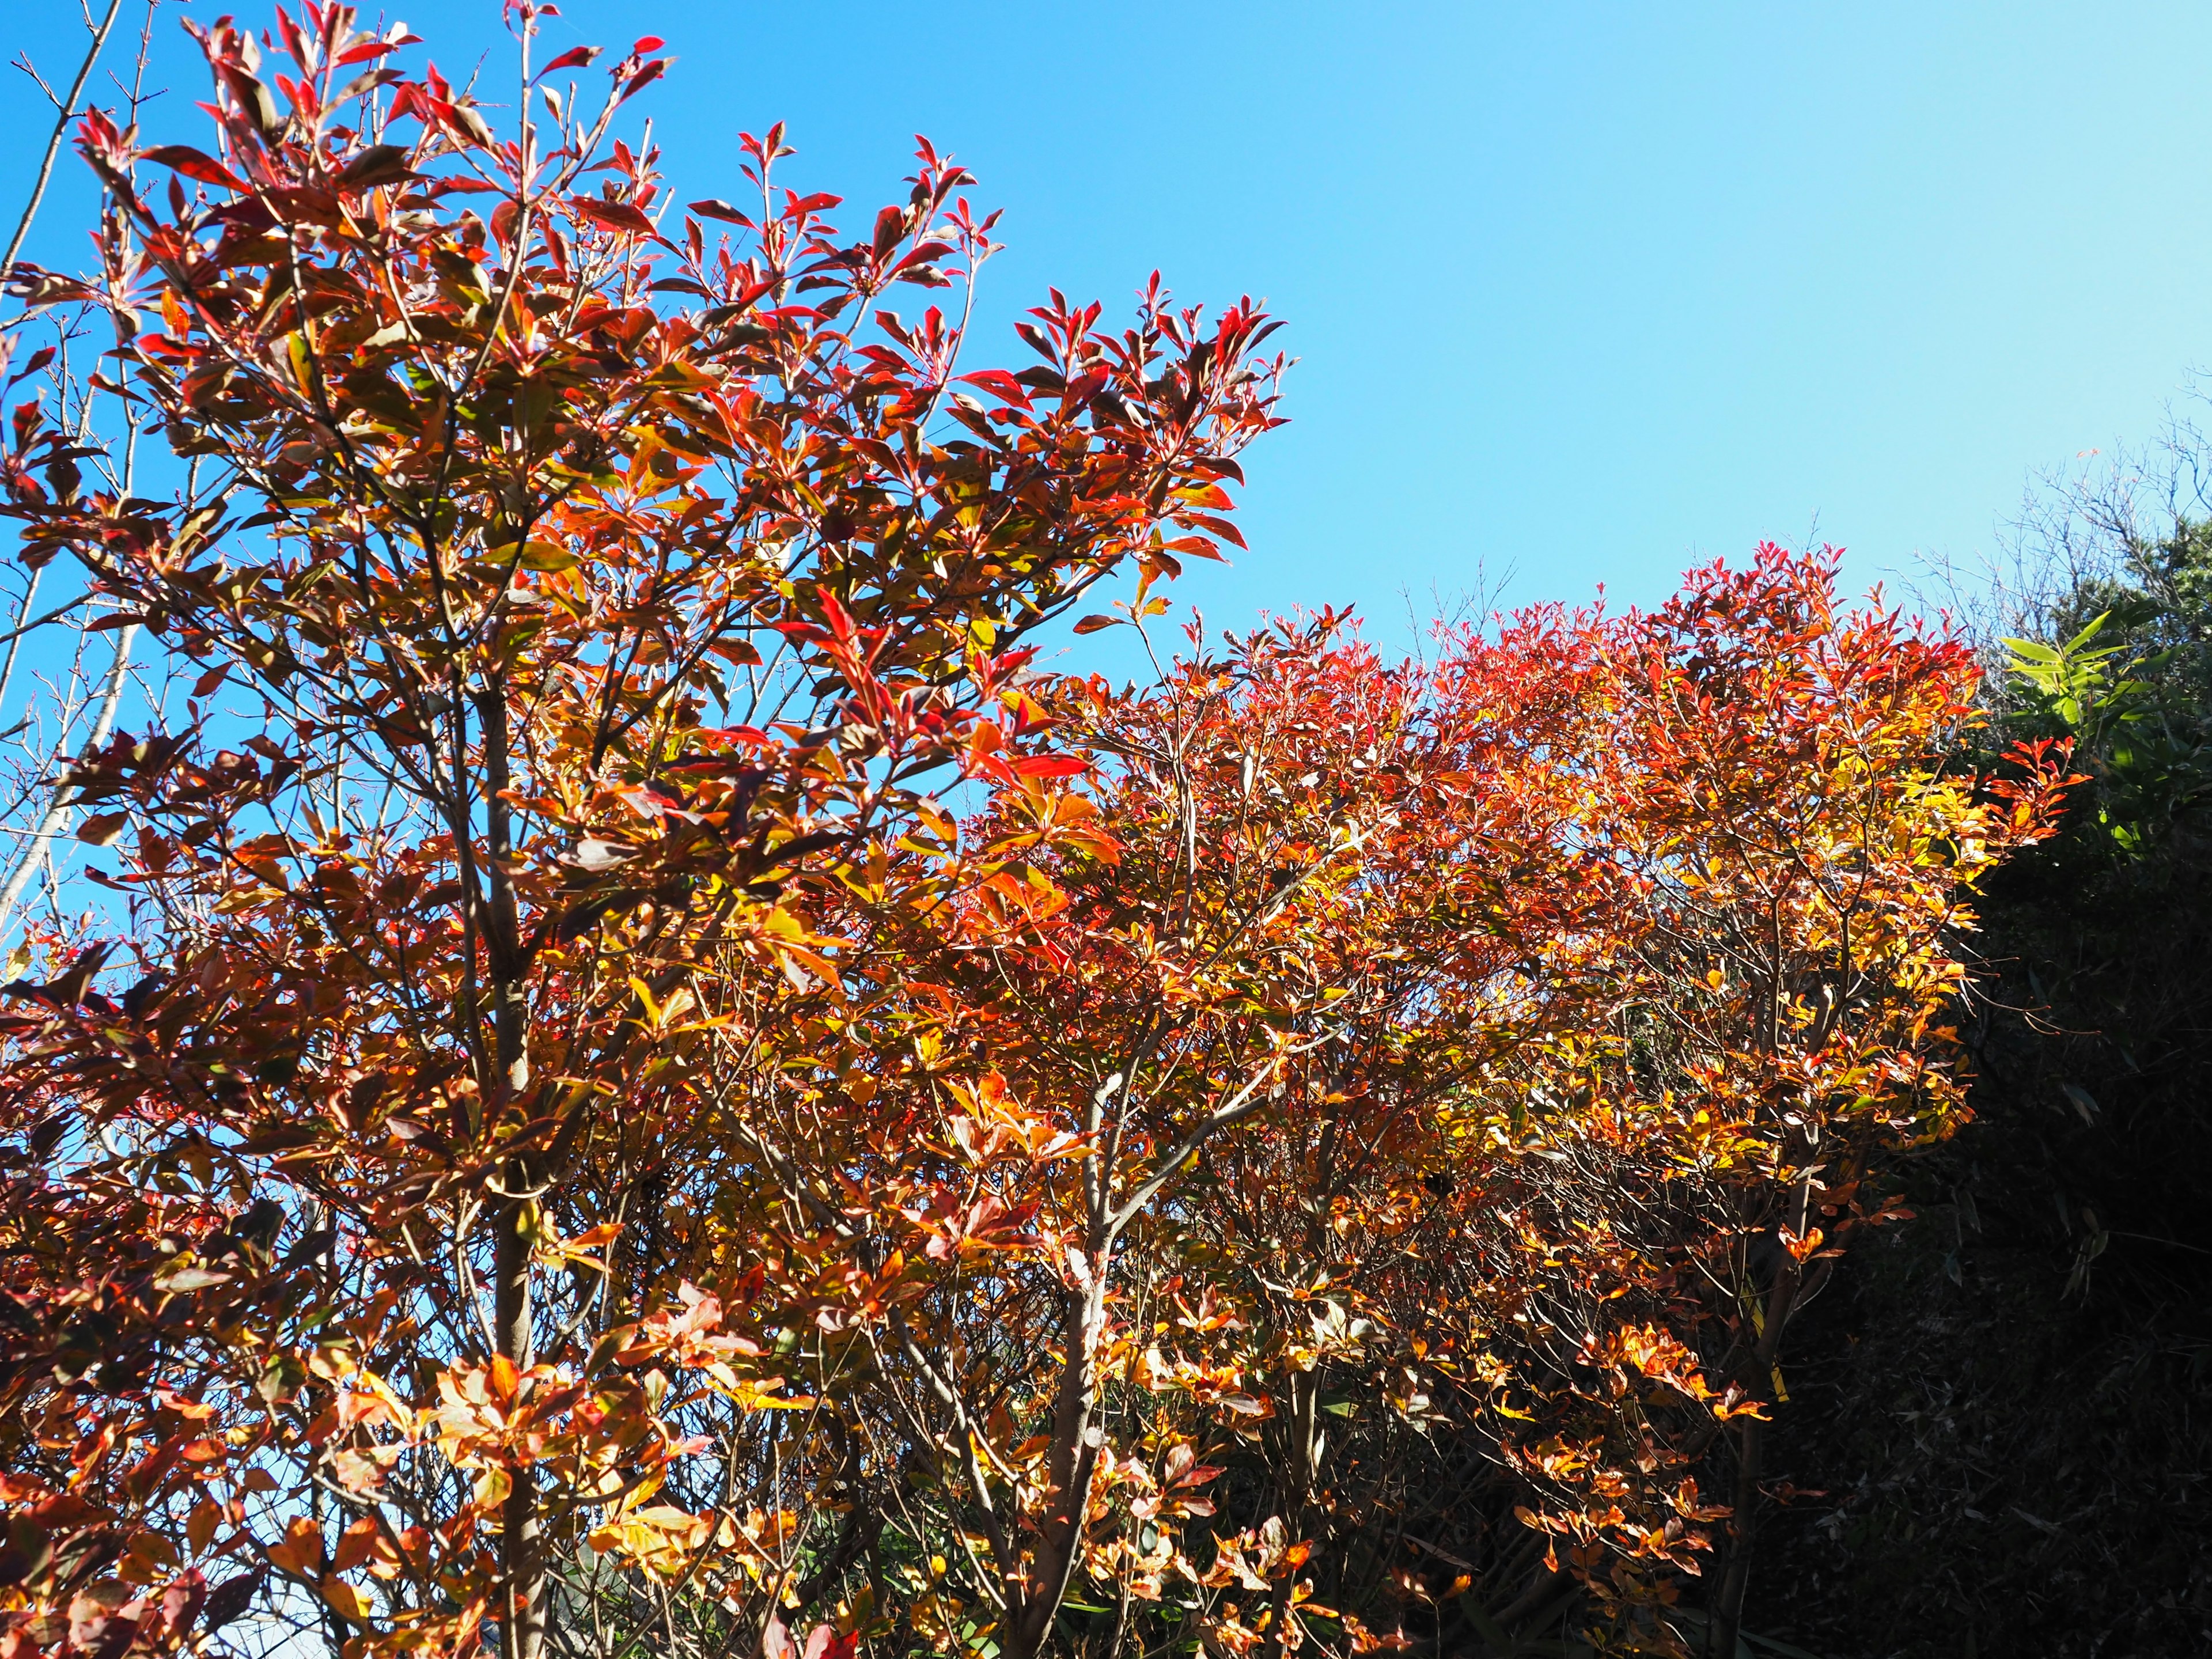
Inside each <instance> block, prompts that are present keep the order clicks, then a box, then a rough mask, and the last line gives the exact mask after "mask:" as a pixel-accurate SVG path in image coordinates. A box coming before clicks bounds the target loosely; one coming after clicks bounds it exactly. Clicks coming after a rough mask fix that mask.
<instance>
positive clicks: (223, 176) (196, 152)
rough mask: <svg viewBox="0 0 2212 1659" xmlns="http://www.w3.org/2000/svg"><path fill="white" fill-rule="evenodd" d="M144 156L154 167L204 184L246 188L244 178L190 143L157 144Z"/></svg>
mask: <svg viewBox="0 0 2212 1659" xmlns="http://www.w3.org/2000/svg"><path fill="white" fill-rule="evenodd" d="M144 156H145V159H146V160H147V161H151V162H153V163H154V164H155V166H156V167H167V168H169V169H170V170H171V171H173V172H176V173H183V174H184V175H185V178H187V179H198V180H199V181H200V182H201V183H202V184H204V185H222V187H223V188H224V189H225V190H235V191H243V190H244V189H245V188H246V181H245V180H244V179H240V177H239V176H238V175H237V174H236V173H233V172H232V171H231V170H230V169H229V168H228V167H225V166H223V164H222V162H220V161H216V159H215V157H214V156H212V155H209V154H208V153H207V152H206V151H205V150H204V149H193V148H192V147H191V145H190V144H157V145H155V147H154V148H153V149H149V150H147V151H145V152H144Z"/></svg>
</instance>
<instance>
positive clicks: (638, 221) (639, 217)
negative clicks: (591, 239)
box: [568, 196, 659, 236]
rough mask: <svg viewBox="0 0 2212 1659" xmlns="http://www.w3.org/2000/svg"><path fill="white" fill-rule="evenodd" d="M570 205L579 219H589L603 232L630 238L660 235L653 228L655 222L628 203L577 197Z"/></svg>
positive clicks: (570, 199)
mask: <svg viewBox="0 0 2212 1659" xmlns="http://www.w3.org/2000/svg"><path fill="white" fill-rule="evenodd" d="M568 205H569V207H570V208H571V209H572V210H574V213H575V215H576V216H577V217H578V218H580V219H588V220H590V221H591V222H592V223H593V224H595V225H598V226H599V228H601V229H603V230H611V231H615V232H617V233H618V234H624V235H630V236H652V235H656V234H659V233H657V232H656V231H655V230H654V229H653V221H652V220H650V219H648V218H647V217H646V216H645V215H643V214H642V213H641V212H639V211H638V210H637V209H635V207H632V206H631V205H630V204H629V203H628V202H603V201H600V200H599V198H598V197H592V196H576V197H570V198H569V202H568Z"/></svg>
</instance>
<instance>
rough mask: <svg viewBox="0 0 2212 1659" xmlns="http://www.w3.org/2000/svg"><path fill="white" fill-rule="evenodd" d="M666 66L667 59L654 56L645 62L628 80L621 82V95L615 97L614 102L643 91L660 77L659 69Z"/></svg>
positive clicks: (622, 100)
mask: <svg viewBox="0 0 2212 1659" xmlns="http://www.w3.org/2000/svg"><path fill="white" fill-rule="evenodd" d="M667 67H668V60H667V59H666V58H654V59H653V61H652V62H651V63H650V64H647V65H646V66H645V67H644V68H643V69H641V70H639V71H638V72H637V73H636V74H635V75H633V76H630V77H629V80H627V81H625V82H623V89H622V96H621V97H619V98H617V99H616V100H615V102H617V104H619V103H623V102H625V101H627V100H629V99H630V98H632V97H635V95H636V94H639V93H641V92H643V91H644V90H645V89H646V88H647V87H648V86H650V85H652V84H653V82H655V81H658V80H659V78H660V74H661V71H662V70H665V69H666V68H667Z"/></svg>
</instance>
